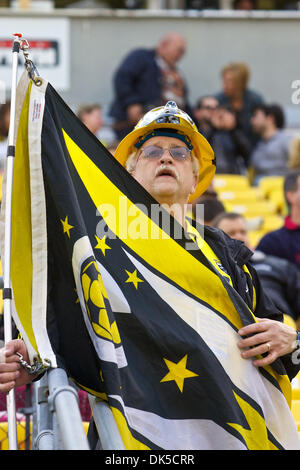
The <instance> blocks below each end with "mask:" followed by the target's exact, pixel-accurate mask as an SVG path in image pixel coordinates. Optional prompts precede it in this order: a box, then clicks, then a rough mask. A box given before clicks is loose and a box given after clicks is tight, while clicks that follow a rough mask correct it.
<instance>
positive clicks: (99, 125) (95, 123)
mask: <svg viewBox="0 0 300 470" xmlns="http://www.w3.org/2000/svg"><path fill="white" fill-rule="evenodd" d="M77 117H78V118H79V119H80V120H81V121H82V122H83V124H84V125H85V126H86V127H87V128H88V129H89V130H90V131H91V132H92V134H94V135H95V136H96V137H97V138H98V139H99V140H101V142H102V143H103V145H105V146H107V145H109V144H111V142H112V141H114V140H115V135H114V133H113V131H112V130H111V129H109V128H107V127H105V126H104V118H103V113H102V107H101V106H100V104H86V105H83V106H81V107H80V108H79V110H78V112H77Z"/></svg>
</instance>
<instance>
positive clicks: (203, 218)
mask: <svg viewBox="0 0 300 470" xmlns="http://www.w3.org/2000/svg"><path fill="white" fill-rule="evenodd" d="M199 206H200V207H199ZM224 211H225V207H224V205H223V204H222V202H221V201H220V200H219V199H218V198H217V197H207V196H200V197H199V198H198V199H197V201H196V203H195V204H193V206H192V213H193V218H194V219H195V220H197V221H198V222H199V223H200V224H204V225H211V223H212V221H213V220H214V219H215V218H216V216H217V215H218V214H220V213H223V212H224Z"/></svg>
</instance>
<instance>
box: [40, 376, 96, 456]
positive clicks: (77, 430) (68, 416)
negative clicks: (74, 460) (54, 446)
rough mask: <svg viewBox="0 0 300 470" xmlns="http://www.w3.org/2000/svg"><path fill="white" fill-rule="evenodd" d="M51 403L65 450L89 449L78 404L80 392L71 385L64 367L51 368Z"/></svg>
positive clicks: (49, 378) (49, 379)
mask: <svg viewBox="0 0 300 470" xmlns="http://www.w3.org/2000/svg"><path fill="white" fill-rule="evenodd" d="M47 376H48V384H49V391H50V395H49V404H50V409H51V410H52V412H53V413H54V422H55V420H57V423H58V427H59V434H60V437H61V440H62V443H63V446H64V449H65V450H89V444H88V440H87V436H86V434H85V431H84V427H83V424H82V418H81V415H80V410H79V406H78V394H77V392H76V390H75V389H74V387H71V386H70V385H69V381H68V377H67V374H66V372H65V371H64V370H63V369H49V371H48V372H47Z"/></svg>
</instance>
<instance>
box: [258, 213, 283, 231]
mask: <svg viewBox="0 0 300 470" xmlns="http://www.w3.org/2000/svg"><path fill="white" fill-rule="evenodd" d="M283 222H284V219H283V217H282V216H280V215H276V214H275V215H269V216H266V217H264V218H263V223H262V225H261V227H260V229H261V230H265V231H266V232H271V231H272V230H277V229H279V228H281V227H282V226H283Z"/></svg>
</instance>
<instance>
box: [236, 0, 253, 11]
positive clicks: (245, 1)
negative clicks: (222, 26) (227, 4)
mask: <svg viewBox="0 0 300 470" xmlns="http://www.w3.org/2000/svg"><path fill="white" fill-rule="evenodd" d="M232 7H233V9H234V10H247V11H251V10H255V8H256V1H255V0H234V1H233V4H232Z"/></svg>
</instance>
